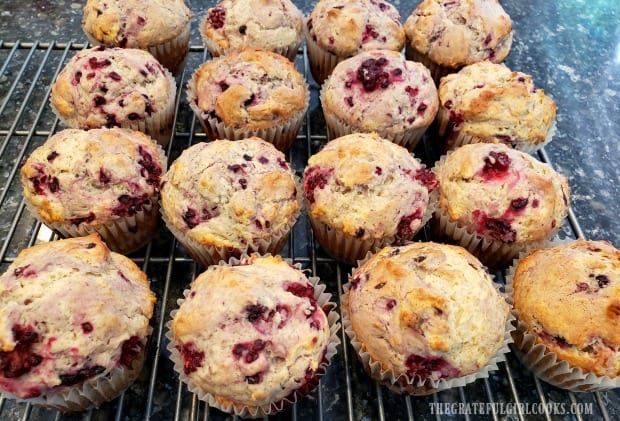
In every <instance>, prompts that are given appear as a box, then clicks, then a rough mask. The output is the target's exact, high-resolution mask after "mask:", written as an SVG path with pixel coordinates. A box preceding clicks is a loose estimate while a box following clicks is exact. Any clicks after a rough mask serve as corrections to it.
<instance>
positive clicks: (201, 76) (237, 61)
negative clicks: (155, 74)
mask: <svg viewBox="0 0 620 421" xmlns="http://www.w3.org/2000/svg"><path fill="white" fill-rule="evenodd" d="M187 98H188V102H189V105H190V107H191V108H192V110H193V111H194V113H195V114H196V116H197V117H198V120H199V121H200V123H201V124H202V126H203V128H204V130H205V132H206V133H207V135H208V136H209V138H211V139H230V140H237V139H244V138H247V137H251V136H258V137H260V138H262V139H265V140H266V141H268V142H271V143H273V144H274V145H275V146H276V148H278V149H280V150H282V151H284V150H286V149H288V148H289V147H290V146H291V145H292V144H293V142H294V141H295V138H296V136H297V132H298V131H299V129H300V127H301V124H302V122H303V119H304V114H305V112H306V109H307V108H308V102H309V100H310V93H309V90H308V86H307V85H306V82H305V80H304V78H303V76H302V75H301V73H299V72H298V71H297V69H295V66H294V65H293V64H292V63H291V62H290V61H289V60H288V59H286V58H284V57H283V56H281V55H279V54H276V53H272V52H270V51H262V50H253V49H244V50H242V51H236V52H231V53H230V54H227V55H226V56H224V57H219V58H216V59H213V60H210V61H207V62H206V63H204V64H203V65H202V66H200V67H199V68H198V69H197V70H196V71H195V72H194V75H193V76H192V79H191V80H190V81H189V83H188V86H187Z"/></svg>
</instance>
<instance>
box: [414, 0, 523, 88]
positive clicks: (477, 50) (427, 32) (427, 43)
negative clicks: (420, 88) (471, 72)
mask: <svg viewBox="0 0 620 421" xmlns="http://www.w3.org/2000/svg"><path fill="white" fill-rule="evenodd" d="M405 33H406V35H407V43H406V46H405V52H406V55H407V58H408V59H409V60H414V61H419V62H421V63H423V64H424V65H425V66H426V67H428V68H429V69H430V70H431V73H432V75H433V79H434V80H435V83H436V84H439V80H440V78H441V77H442V76H445V75H447V74H449V73H454V72H456V71H458V70H459V69H460V68H461V67H463V66H466V65H468V64H473V63H477V62H479V61H483V60H489V61H491V62H493V63H501V62H502V61H504V59H505V58H506V56H507V55H508V53H509V52H510V47H511V45H512V22H511V21H510V16H508V14H507V13H506V12H505V11H504V9H503V8H502V6H501V4H500V3H499V1H498V0H460V1H452V0H423V1H422V2H421V3H420V4H419V5H418V6H417V7H416V8H415V9H414V10H413V12H412V13H411V15H410V16H409V17H408V18H407V20H406V21H405Z"/></svg>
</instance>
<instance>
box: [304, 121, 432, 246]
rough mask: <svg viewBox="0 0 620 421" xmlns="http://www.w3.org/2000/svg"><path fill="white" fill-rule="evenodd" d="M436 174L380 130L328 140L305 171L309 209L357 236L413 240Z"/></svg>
mask: <svg viewBox="0 0 620 421" xmlns="http://www.w3.org/2000/svg"><path fill="white" fill-rule="evenodd" d="M436 187H437V180H436V179H435V175H434V174H433V173H432V172H431V171H430V170H427V169H425V168H424V167H423V166H422V164H421V163H420V162H419V161H418V160H416V159H415V158H414V157H413V156H412V155H411V154H410V153H409V152H408V151H407V150H406V149H405V148H403V147H401V146H398V145H395V144H394V143H392V142H390V141H388V140H385V139H382V138H381V137H379V136H378V135H377V134H375V133H369V134H364V133H357V134H351V135H347V136H343V137H340V138H338V139H334V140H332V141H330V142H328V143H327V144H326V145H325V147H324V148H323V149H322V150H321V151H320V152H318V153H316V154H315V155H313V156H311V157H310V159H309V160H308V165H307V167H306V169H305V171H304V193H305V198H306V201H307V203H308V208H307V211H308V212H309V213H310V215H311V216H312V217H313V218H316V219H317V220H319V221H321V222H323V223H325V224H327V225H328V226H330V227H332V228H333V229H336V230H340V231H342V232H343V233H344V234H345V235H347V236H350V237H354V238H357V239H358V240H365V239H372V238H391V237H393V238H395V239H397V240H399V241H404V240H408V239H410V238H411V237H413V235H414V234H415V233H416V232H418V231H419V230H420V228H421V227H422V223H423V222H422V221H423V218H424V216H425V213H426V211H427V209H428V206H429V197H430V192H431V191H432V190H433V189H435V188H436Z"/></svg>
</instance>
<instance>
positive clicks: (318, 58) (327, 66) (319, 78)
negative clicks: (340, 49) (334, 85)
mask: <svg viewBox="0 0 620 421" xmlns="http://www.w3.org/2000/svg"><path fill="white" fill-rule="evenodd" d="M306 23H307V22H304V34H305V37H306V46H307V50H308V61H309V64H310V73H312V78H313V79H314V81H315V82H316V83H317V84H318V85H319V86H320V85H322V84H323V82H324V81H325V79H327V78H328V77H329V75H331V73H332V71H333V70H334V67H336V65H337V64H338V63H340V62H341V61H342V60H344V59H346V58H347V57H339V56H337V55H335V54H333V53H330V52H329V51H327V50H324V49H322V48H321V47H320V46H319V44H317V42H316V41H315V40H314V39H313V38H312V35H310V33H309V32H308V25H307V24H306Z"/></svg>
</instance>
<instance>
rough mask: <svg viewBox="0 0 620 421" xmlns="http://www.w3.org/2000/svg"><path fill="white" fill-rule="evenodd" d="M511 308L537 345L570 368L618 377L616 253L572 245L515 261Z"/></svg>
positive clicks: (605, 246) (619, 257)
mask: <svg viewBox="0 0 620 421" xmlns="http://www.w3.org/2000/svg"><path fill="white" fill-rule="evenodd" d="M513 289H514V307H515V310H516V311H517V312H518V317H519V320H520V321H523V322H525V323H526V324H527V326H528V329H527V332H528V333H530V334H533V335H535V336H536V342H537V343H540V344H543V345H545V347H547V349H548V350H549V351H551V352H554V353H556V354H557V355H558V357H559V359H560V360H564V361H567V362H568V363H569V364H570V365H571V366H573V367H580V368H582V369H583V370H584V371H585V372H588V373H594V374H596V375H598V376H609V377H612V378H617V377H618V376H619V375H620V251H618V249H616V248H614V247H613V246H612V245H611V244H609V243H607V242H605V241H586V240H576V241H572V242H569V243H564V244H558V245H554V246H552V247H549V248H545V249H541V250H536V251H534V252H532V253H531V254H529V255H527V256H525V257H524V258H522V259H520V260H519V261H518V263H517V266H516V268H515V272H514V277H513Z"/></svg>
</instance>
